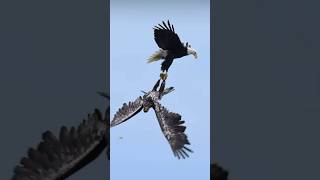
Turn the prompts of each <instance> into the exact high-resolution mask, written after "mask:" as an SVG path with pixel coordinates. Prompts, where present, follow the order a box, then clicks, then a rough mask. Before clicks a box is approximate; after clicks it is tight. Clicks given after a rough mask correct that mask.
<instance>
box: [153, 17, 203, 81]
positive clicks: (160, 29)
mask: <svg viewBox="0 0 320 180" xmlns="http://www.w3.org/2000/svg"><path fill="white" fill-rule="evenodd" d="M162 24H163V25H161V24H159V25H158V26H155V27H154V28H153V29H154V39H155V41H156V43H157V45H158V46H159V48H160V49H159V50H158V51H156V52H155V53H154V54H153V55H151V56H150V57H149V58H148V63H151V62H154V61H158V60H161V59H164V61H163V62H162V64H161V71H162V73H161V75H160V76H161V78H162V79H163V80H165V79H166V78H167V72H168V69H169V67H170V66H171V64H172V62H173V60H174V59H176V58H181V57H183V56H186V55H190V54H192V55H193V56H194V58H195V59H196V58H197V52H196V50H195V49H193V48H191V46H190V45H189V44H188V42H187V43H186V44H184V43H182V42H181V41H180V38H179V36H178V35H177V34H176V33H175V31H174V27H173V25H171V24H170V22H169V20H168V24H166V23H165V22H164V21H162Z"/></svg>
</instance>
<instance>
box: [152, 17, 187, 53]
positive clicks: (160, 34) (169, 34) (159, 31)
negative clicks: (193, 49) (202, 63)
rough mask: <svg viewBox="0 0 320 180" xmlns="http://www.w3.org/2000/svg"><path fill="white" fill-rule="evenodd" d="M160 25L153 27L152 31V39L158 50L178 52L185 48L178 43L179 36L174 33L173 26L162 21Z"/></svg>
mask: <svg viewBox="0 0 320 180" xmlns="http://www.w3.org/2000/svg"><path fill="white" fill-rule="evenodd" d="M162 24H163V25H161V24H159V25H158V26H155V27H154V28H153V29H154V39H155V41H156V43H157V44H158V46H159V48H161V49H164V50H178V49H182V48H185V47H184V46H183V44H182V43H181V41H180V38H179V36H178V35H177V34H176V33H175V32H174V27H173V25H171V24H170V22H169V20H168V24H166V23H165V22H164V21H162Z"/></svg>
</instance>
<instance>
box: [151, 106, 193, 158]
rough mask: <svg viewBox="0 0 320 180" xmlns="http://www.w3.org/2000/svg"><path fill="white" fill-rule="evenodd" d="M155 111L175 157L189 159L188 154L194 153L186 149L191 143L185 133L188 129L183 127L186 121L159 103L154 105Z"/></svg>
mask: <svg viewBox="0 0 320 180" xmlns="http://www.w3.org/2000/svg"><path fill="white" fill-rule="evenodd" d="M154 111H155V113H156V116H157V119H158V122H159V125H160V127H161V130H162V132H163V134H164V136H165V137H166V139H167V140H168V142H169V144H170V146H171V149H172V151H173V153H174V155H175V156H176V157H178V158H179V159H180V158H183V159H184V158H186V157H189V155H188V152H189V153H192V150H191V149H189V148H187V147H186V145H190V142H189V140H188V137H187V135H186V134H185V133H184V131H185V130H186V127H185V126H183V125H182V124H183V123H184V121H182V120H181V115H180V114H177V113H173V112H169V111H168V110H167V109H166V108H165V107H163V106H161V104H160V103H158V102H155V103H154Z"/></svg>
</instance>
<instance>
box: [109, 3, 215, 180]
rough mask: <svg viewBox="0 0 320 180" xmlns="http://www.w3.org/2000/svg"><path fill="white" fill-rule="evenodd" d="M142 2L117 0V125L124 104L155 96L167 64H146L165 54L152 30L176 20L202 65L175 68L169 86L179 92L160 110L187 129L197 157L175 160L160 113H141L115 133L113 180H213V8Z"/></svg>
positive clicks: (113, 58) (184, 62) (184, 63)
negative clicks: (145, 94)
mask: <svg viewBox="0 0 320 180" xmlns="http://www.w3.org/2000/svg"><path fill="white" fill-rule="evenodd" d="M137 2H138V3H135V4H134V3H130V2H127V3H123V2H121V1H118V0H117V1H116V0H111V8H110V9H111V14H110V15H111V24H110V30H111V32H110V33H111V34H110V37H111V41H110V46H111V55H110V75H111V78H110V85H111V86H110V87H111V89H110V90H111V92H110V93H111V97H112V100H111V117H113V115H114V113H115V112H116V111H117V110H118V108H120V107H121V106H122V104H123V103H125V102H128V101H132V100H134V99H136V98H137V97H138V96H140V95H142V94H141V92H140V90H145V91H148V90H150V89H151V88H152V86H153V85H154V83H155V82H156V81H157V80H158V78H159V73H160V64H161V62H156V63H152V64H147V63H146V59H147V58H148V57H149V56H150V55H151V54H152V53H154V52H155V51H156V50H157V49H158V47H157V45H156V43H155V41H154V39H153V29H152V28H153V26H154V25H156V24H158V23H160V22H161V21H162V20H167V19H169V20H170V22H171V23H172V24H173V25H174V26H175V31H176V32H177V33H178V34H179V36H180V39H181V40H182V41H183V42H186V41H188V42H189V43H190V44H191V46H192V47H193V48H194V49H196V50H197V52H198V59H196V60H194V59H193V57H192V56H186V57H183V58H181V59H177V60H175V61H174V62H173V64H172V66H171V67H170V70H169V74H168V75H169V77H168V79H167V86H173V87H175V89H176V90H175V91H174V92H173V93H171V94H169V95H167V96H165V97H164V98H163V99H162V100H161V103H162V105H163V106H165V107H166V108H167V109H169V110H170V111H172V112H177V113H179V114H181V115H182V119H183V120H185V121H186V123H185V125H186V126H187V129H186V133H187V135H188V137H189V140H190V142H191V146H190V148H191V149H192V150H193V151H194V153H192V154H191V156H190V158H188V159H185V160H178V159H177V158H175V157H174V156H173V153H172V151H171V148H170V146H169V144H168V142H167V140H166V139H165V137H164V136H163V134H162V132H161V129H160V127H159V124H158V122H157V119H156V117H155V114H154V112H153V110H150V111H149V112H148V113H143V112H141V113H139V114H138V115H136V116H135V117H134V118H132V119H130V120H129V121H127V122H125V123H123V124H121V125H119V126H116V127H114V128H112V129H111V131H110V132H111V162H110V163H111V169H110V172H111V176H110V177H111V179H112V180H123V179H126V178H130V179H139V180H150V179H154V180H157V179H163V178H167V179H174V178H178V179H184V180H189V179H190V180H191V179H192V180H194V179H201V180H204V179H209V174H210V173H209V164H210V39H209V38H210V22H209V21H210V19H209V18H210V17H209V15H210V7H209V3H210V2H209V0H207V1H201V3H196V2H198V1H195V0H194V1H193V2H191V1H190V2H187V1H185V2H184V3H175V4H172V3H165V4H164V3H163V4H161V3H160V1H158V2H155V3H143V1H137ZM128 3H129V4H128ZM168 4H169V5H170V6H169V5H168ZM120 137H122V139H120Z"/></svg>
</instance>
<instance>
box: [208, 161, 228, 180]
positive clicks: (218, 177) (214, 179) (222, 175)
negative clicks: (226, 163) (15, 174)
mask: <svg viewBox="0 0 320 180" xmlns="http://www.w3.org/2000/svg"><path fill="white" fill-rule="evenodd" d="M228 175H229V172H228V171H227V170H225V169H223V168H222V167H221V166H219V165H217V164H215V163H214V164H211V166H210V180H228Z"/></svg>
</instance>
